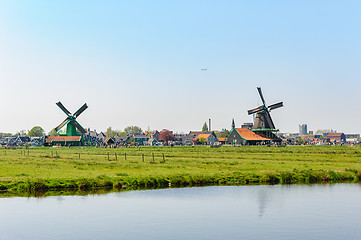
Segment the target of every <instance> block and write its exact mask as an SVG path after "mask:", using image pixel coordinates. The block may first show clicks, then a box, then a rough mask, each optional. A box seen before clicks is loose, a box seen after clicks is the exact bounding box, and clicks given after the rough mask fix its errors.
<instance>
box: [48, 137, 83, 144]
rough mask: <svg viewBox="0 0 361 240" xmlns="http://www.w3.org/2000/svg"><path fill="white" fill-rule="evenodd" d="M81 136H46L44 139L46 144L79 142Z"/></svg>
mask: <svg viewBox="0 0 361 240" xmlns="http://www.w3.org/2000/svg"><path fill="white" fill-rule="evenodd" d="M80 141H81V136H47V137H46V138H45V142H46V143H51V142H80Z"/></svg>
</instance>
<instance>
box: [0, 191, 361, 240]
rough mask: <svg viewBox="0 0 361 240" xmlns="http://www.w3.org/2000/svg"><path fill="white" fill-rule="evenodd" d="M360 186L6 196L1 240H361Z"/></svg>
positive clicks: (0, 213)
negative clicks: (41, 196) (61, 195)
mask: <svg viewBox="0 0 361 240" xmlns="http://www.w3.org/2000/svg"><path fill="white" fill-rule="evenodd" d="M360 219H361V185H359V184H331V185H274V186H229V187H228V186H220V187H198V188H181V189H160V190H147V191H127V192H119V193H109V194H104V195H88V196H63V197H59V196H57V197H46V198H22V197H12V198H0V239H1V240H6V239H133V240H136V239H147V240H149V239H156V240H162V239H167V240H168V239H182V240H183V239H207V240H209V239H257V240H258V239H317V240H319V239H328V240H330V239H347V240H350V239H357V240H359V239H361V221H360Z"/></svg>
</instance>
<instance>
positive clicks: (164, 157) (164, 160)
mask: <svg viewBox="0 0 361 240" xmlns="http://www.w3.org/2000/svg"><path fill="white" fill-rule="evenodd" d="M163 162H165V157H164V153H163Z"/></svg>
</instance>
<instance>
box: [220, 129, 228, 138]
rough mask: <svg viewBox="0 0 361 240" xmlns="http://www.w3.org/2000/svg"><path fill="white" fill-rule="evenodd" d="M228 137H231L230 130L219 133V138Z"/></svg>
mask: <svg viewBox="0 0 361 240" xmlns="http://www.w3.org/2000/svg"><path fill="white" fill-rule="evenodd" d="M228 135H229V131H228V130H224V131H222V132H219V133H218V134H217V137H228Z"/></svg>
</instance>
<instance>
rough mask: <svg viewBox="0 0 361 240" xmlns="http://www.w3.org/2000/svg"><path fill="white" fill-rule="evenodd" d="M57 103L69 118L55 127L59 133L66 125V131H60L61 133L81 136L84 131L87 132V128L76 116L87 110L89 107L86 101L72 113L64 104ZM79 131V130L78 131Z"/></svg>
mask: <svg viewBox="0 0 361 240" xmlns="http://www.w3.org/2000/svg"><path fill="white" fill-rule="evenodd" d="M56 105H58V107H59V108H60V109H61V110H63V112H64V113H65V114H66V115H67V118H66V119H65V120H64V121H63V122H62V123H60V125H59V126H57V127H56V128H55V131H56V132H57V133H59V131H60V130H61V129H62V128H64V127H65V126H66V132H65V133H60V134H61V135H65V136H79V135H82V134H84V133H86V131H85V129H84V128H83V127H82V126H81V125H80V124H79V123H78V122H77V121H76V118H77V117H79V115H80V114H81V113H82V112H84V111H85V109H87V108H88V106H87V105H86V103H85V104H84V105H83V106H82V107H81V108H79V109H78V111H76V112H75V113H74V114H71V113H70V112H69V111H68V109H66V108H65V107H64V105H63V104H62V103H61V102H58V103H57V104H56ZM77 130H78V131H79V132H78V131H77Z"/></svg>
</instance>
